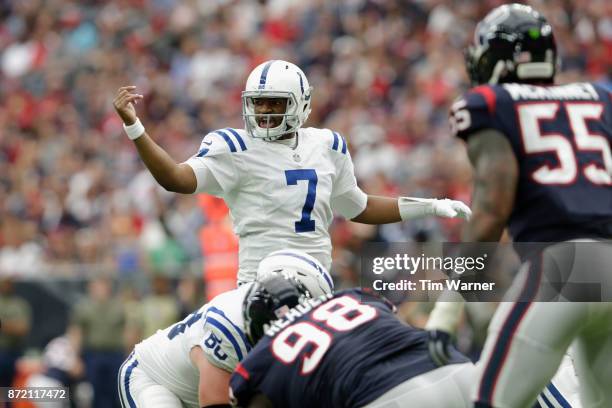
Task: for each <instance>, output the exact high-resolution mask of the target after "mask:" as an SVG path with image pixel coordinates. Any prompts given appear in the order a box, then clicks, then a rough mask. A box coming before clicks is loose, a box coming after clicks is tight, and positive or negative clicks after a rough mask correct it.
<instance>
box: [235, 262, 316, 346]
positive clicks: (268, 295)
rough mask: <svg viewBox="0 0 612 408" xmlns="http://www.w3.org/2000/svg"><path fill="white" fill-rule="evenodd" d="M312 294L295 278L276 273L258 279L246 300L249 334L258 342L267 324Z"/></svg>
mask: <svg viewBox="0 0 612 408" xmlns="http://www.w3.org/2000/svg"><path fill="white" fill-rule="evenodd" d="M310 298H312V295H311V294H310V292H309V291H308V289H306V286H304V284H302V283H301V282H300V281H299V280H297V279H296V278H295V277H293V276H291V275H289V274H287V273H282V272H281V273H277V274H274V275H271V276H269V277H267V278H264V279H263V280H262V281H261V282H255V283H254V284H253V286H252V287H251V288H250V289H249V291H248V292H247V294H246V296H245V298H244V303H243V308H242V312H243V316H244V323H245V326H246V335H247V338H248V339H249V341H250V342H251V344H252V345H255V344H256V343H257V342H258V341H259V339H261V338H262V337H263V335H264V331H265V330H266V326H267V325H268V324H269V323H270V322H271V321H274V320H276V319H280V318H281V317H283V316H284V315H285V313H287V311H288V310H289V309H291V308H293V307H295V306H297V305H298V304H299V303H300V302H303V301H304V300H306V299H310Z"/></svg>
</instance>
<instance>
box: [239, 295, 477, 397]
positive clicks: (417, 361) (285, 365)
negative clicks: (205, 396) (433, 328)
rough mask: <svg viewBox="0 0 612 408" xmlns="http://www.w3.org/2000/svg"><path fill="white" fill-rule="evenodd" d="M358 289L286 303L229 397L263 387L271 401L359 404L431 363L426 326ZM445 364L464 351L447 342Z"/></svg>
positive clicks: (246, 394) (243, 365)
mask: <svg viewBox="0 0 612 408" xmlns="http://www.w3.org/2000/svg"><path fill="white" fill-rule="evenodd" d="M393 309H394V307H393V306H392V305H391V304H390V303H388V302H387V301H386V300H383V299H381V298H379V297H377V296H375V295H373V294H371V293H368V292H365V291H362V290H361V289H348V290H343V291H339V292H337V293H336V294H334V295H331V294H330V295H326V296H323V297H321V298H318V299H313V300H310V301H308V302H307V303H305V304H302V305H299V306H297V307H296V308H294V309H291V310H290V311H289V312H287V314H286V315H285V316H284V317H283V318H282V319H280V320H277V321H276V322H274V323H273V324H272V325H271V327H270V328H269V329H268V330H267V331H266V335H265V336H264V337H263V338H262V339H261V340H260V341H259V343H257V346H256V347H255V348H254V349H253V350H252V351H251V352H250V353H249V355H248V356H247V357H246V359H244V360H243V361H242V363H240V364H239V365H238V366H237V367H236V370H235V371H234V374H233V375H232V378H231V382H230V387H231V395H230V397H231V399H232V403H233V404H234V405H238V406H248V402H249V400H250V399H251V398H252V397H253V396H255V395H256V394H259V393H263V394H264V395H266V396H267V397H268V398H269V399H270V400H271V401H272V403H273V405H274V406H275V407H286V408H292V407H322V408H325V407H330V408H331V407H338V406H343V407H360V406H363V405H365V404H367V403H369V402H372V401H374V400H375V399H376V398H378V397H379V396H381V395H382V394H384V393H385V392H386V391H388V390H390V389H391V388H393V387H395V386H396V385H399V384H401V383H402V382H404V381H406V380H408V379H410V378H413V377H415V376H418V375H420V374H423V373H426V372H429V371H431V370H434V369H435V368H436V367H435V365H434V363H433V361H432V360H431V358H430V357H429V354H428V351H427V334H426V332H424V331H423V330H419V329H415V328H413V327H410V326H408V325H406V324H404V323H402V322H400V321H399V320H398V319H397V318H396V317H395V315H394V312H393ZM451 355H452V357H451V359H450V364H456V363H464V362H467V361H468V359H467V358H466V357H464V356H463V355H461V354H460V353H459V352H458V351H456V350H455V349H451Z"/></svg>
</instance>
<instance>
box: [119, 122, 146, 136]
mask: <svg viewBox="0 0 612 408" xmlns="http://www.w3.org/2000/svg"><path fill="white" fill-rule="evenodd" d="M123 130H125V133H126V134H127V136H128V137H129V138H130V140H136V139H138V138H139V137H140V136H142V135H144V132H145V128H144V126H143V125H142V123H140V119H138V118H136V122H134V123H132V124H131V125H130V126H125V123H124V124H123Z"/></svg>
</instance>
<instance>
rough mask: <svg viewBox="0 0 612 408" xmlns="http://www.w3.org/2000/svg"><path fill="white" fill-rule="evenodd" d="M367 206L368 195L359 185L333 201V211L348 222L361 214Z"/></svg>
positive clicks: (333, 198)
mask: <svg viewBox="0 0 612 408" xmlns="http://www.w3.org/2000/svg"><path fill="white" fill-rule="evenodd" d="M367 205H368V195H367V194H366V193H364V192H363V191H362V190H361V189H360V188H359V186H358V185H355V187H353V189H352V190H349V191H347V192H346V193H344V194H341V195H339V196H336V197H332V199H331V206H332V210H333V211H334V212H335V213H337V214H340V215H341V216H343V217H344V218H346V219H347V220H352V219H353V218H355V217H356V216H358V215H359V214H361V213H362V212H363V211H364V210H365V209H366V206H367Z"/></svg>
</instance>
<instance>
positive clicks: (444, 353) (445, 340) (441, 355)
mask: <svg viewBox="0 0 612 408" xmlns="http://www.w3.org/2000/svg"><path fill="white" fill-rule="evenodd" d="M427 335H428V339H427V348H428V349H429V357H431V359H432V360H433V362H434V364H435V365H436V366H438V367H441V366H443V365H446V364H447V363H448V360H450V358H451V357H450V353H449V351H448V349H449V346H451V345H452V344H453V338H452V336H451V335H450V334H449V333H447V332H445V331H442V330H429V331H428V332H427Z"/></svg>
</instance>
